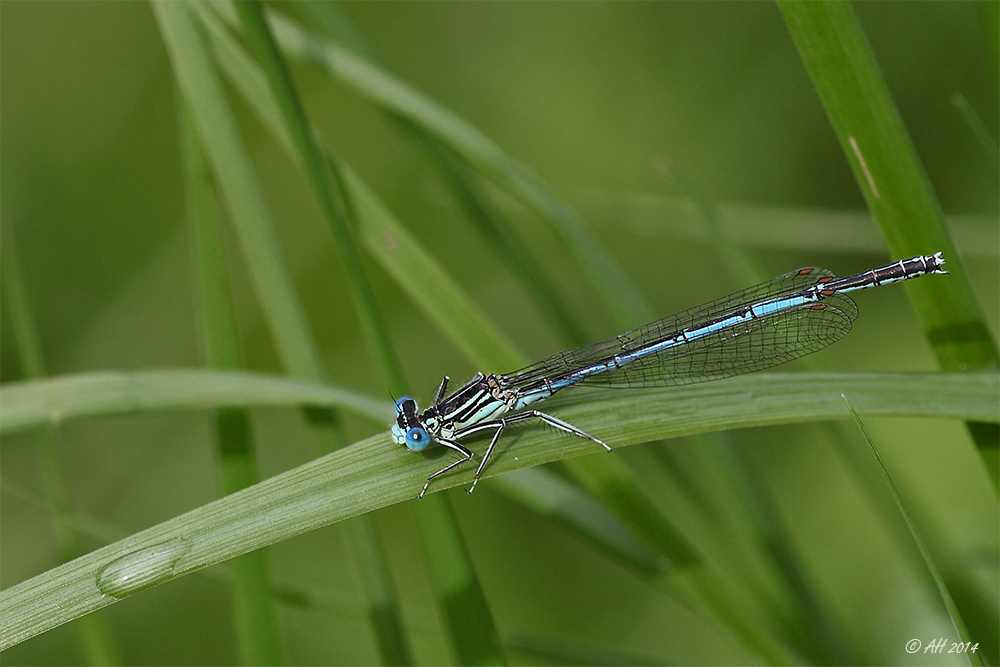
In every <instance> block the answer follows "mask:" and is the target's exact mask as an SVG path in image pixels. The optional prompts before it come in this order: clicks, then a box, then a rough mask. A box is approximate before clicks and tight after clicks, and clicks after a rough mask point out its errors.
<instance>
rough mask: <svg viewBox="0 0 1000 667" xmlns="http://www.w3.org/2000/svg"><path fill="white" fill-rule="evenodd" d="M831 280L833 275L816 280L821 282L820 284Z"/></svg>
mask: <svg viewBox="0 0 1000 667" xmlns="http://www.w3.org/2000/svg"><path fill="white" fill-rule="evenodd" d="M831 280H833V276H823V277H822V278H820V279H819V280H817V281H816V282H817V283H819V284H820V285H822V284H823V283H828V282H830V281H831Z"/></svg>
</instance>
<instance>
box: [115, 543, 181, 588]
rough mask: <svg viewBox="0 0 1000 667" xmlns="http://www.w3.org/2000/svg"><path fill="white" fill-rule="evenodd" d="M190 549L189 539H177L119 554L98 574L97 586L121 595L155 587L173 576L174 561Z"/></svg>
mask: <svg viewBox="0 0 1000 667" xmlns="http://www.w3.org/2000/svg"><path fill="white" fill-rule="evenodd" d="M190 549H191V543H190V542H189V541H188V540H184V539H181V538H176V539H173V540H168V541H166V542H161V543H160V544H154V545H153V546H151V547H146V548H145V549H139V550H138V551H133V552H132V553H130V554H125V555H124V556H120V557H118V558H116V559H114V560H113V561H111V562H110V563H108V564H107V565H105V566H104V567H102V568H101V570H100V572H98V573H97V587H98V588H99V589H101V592H102V593H104V594H105V595H111V596H114V597H116V598H123V597H126V596H128V595H132V593H136V592H138V591H141V590H143V589H145V588H149V587H150V586H155V585H156V584H159V583H161V582H163V581H166V580H167V579H170V578H171V577H172V576H173V574H174V564H176V563H177V561H178V560H180V558H181V556H183V555H184V554H186V553H187V552H188V550H190Z"/></svg>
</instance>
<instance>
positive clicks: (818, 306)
mask: <svg viewBox="0 0 1000 667" xmlns="http://www.w3.org/2000/svg"><path fill="white" fill-rule="evenodd" d="M809 310H826V304H824V303H817V304H816V305H814V306H809Z"/></svg>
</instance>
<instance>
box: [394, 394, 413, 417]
mask: <svg viewBox="0 0 1000 667" xmlns="http://www.w3.org/2000/svg"><path fill="white" fill-rule="evenodd" d="M407 401H409V402H410V403H413V404H414V406H416V403H417V402H416V401H414V400H413V397H412V396H400V397H399V399H398V400H397V401H396V414H399V413H400V412H402V411H403V404H404V403H406V402H407Z"/></svg>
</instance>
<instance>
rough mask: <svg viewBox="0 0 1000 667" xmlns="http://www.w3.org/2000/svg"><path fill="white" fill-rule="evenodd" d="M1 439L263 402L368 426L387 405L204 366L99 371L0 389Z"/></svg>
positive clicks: (385, 417) (387, 416)
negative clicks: (314, 409)
mask: <svg viewBox="0 0 1000 667" xmlns="http://www.w3.org/2000/svg"><path fill="white" fill-rule="evenodd" d="M0 403H2V404H3V411H2V412H0V434H2V435H5V436H6V435H10V434H12V433H17V432H19V431H25V430H29V429H33V428H37V427H39V426H42V425H45V424H58V423H60V422H63V421H66V420H68V419H79V418H81V417H106V416H118V415H130V414H141V413H147V412H158V411H165V410H199V409H202V410H203V409H215V408H237V407H253V406H263V405H272V406H273V405H288V406H299V405H323V406H336V407H341V408H343V409H345V410H348V411H350V412H352V413H354V414H356V415H358V416H359V417H364V418H365V419H368V420H369V421H371V422H372V423H373V424H378V425H379V426H385V424H387V423H388V422H389V421H391V419H392V406H391V405H390V404H389V403H388V401H385V400H380V399H374V398H369V397H367V396H363V395H361V394H357V393H354V392H351V391H348V390H346V389H339V388H337V387H331V386H329V385H323V384H318V383H315V382H306V381H304V380H294V379H289V378H285V377H281V376H276V375H262V374H260V373H247V372H237V371H212V370H204V369H172V370H156V371H133V372H124V371H99V372H95V373H79V374H75V375H63V376H56V377H53V378H48V379H45V380H30V381H24V382H5V383H4V384H3V385H2V386H0Z"/></svg>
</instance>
